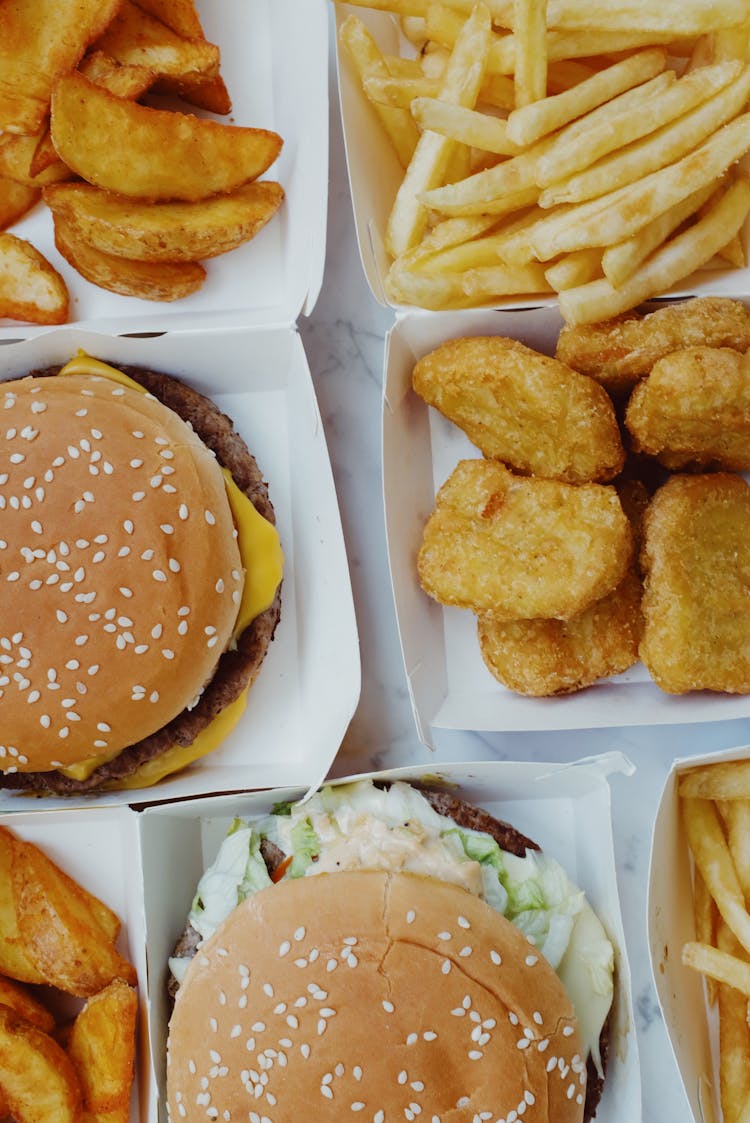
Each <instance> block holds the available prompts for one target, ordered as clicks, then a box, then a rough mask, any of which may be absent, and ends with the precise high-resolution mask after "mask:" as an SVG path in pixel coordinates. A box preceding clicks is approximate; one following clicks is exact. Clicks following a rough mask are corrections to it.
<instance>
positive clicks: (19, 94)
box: [0, 0, 120, 133]
mask: <svg viewBox="0 0 750 1123" xmlns="http://www.w3.org/2000/svg"><path fill="white" fill-rule="evenodd" d="M119 6H120V0H76V2H75V3H67V4H61V3H60V2H59V0H15V2H14V3H12V4H0V75H2V78H0V130H7V131H8V132H13V133H37V132H38V131H39V130H40V129H41V127H42V125H43V124H44V119H45V117H46V116H47V113H48V111H49V101H50V95H51V93H52V87H53V86H54V84H55V82H56V81H57V79H58V78H59V76H60V75H61V74H65V73H66V72H67V71H69V70H72V68H73V67H74V66H75V65H76V64H77V63H78V61H79V59H80V58H81V57H82V55H83V53H84V51H85V50H86V48H87V47H88V45H89V43H91V42H93V40H94V39H96V37H97V36H98V35H100V34H101V32H102V31H103V30H104V28H105V27H106V26H107V24H108V23H109V22H110V20H111V19H112V17H113V16H114V14H115V12H116V11H117V9H118V8H119Z"/></svg>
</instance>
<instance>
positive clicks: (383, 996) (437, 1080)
mask: <svg viewBox="0 0 750 1123" xmlns="http://www.w3.org/2000/svg"><path fill="white" fill-rule="evenodd" d="M580 1054H581V1044H580V1040H579V1037H578V1032H577V1029H576V1021H575V1015H574V1013H573V1008H572V1006H571V1003H570V1000H569V999H568V997H567V995H566V993H565V991H564V989H563V986H562V984H561V982H560V981H559V979H558V978H557V976H556V974H555V973H554V971H553V970H552V968H551V967H550V966H549V964H548V963H547V962H546V960H544V958H543V957H542V956H541V955H540V954H539V953H537V952H535V951H534V949H533V948H532V946H531V945H530V944H529V943H528V941H527V940H526V938H525V936H523V934H522V933H521V932H519V931H518V929H516V928H514V926H513V925H512V924H510V923H509V922H508V921H506V920H505V919H504V918H503V917H502V916H500V915H499V914H498V913H496V912H495V911H494V910H493V909H492V908H490V907H489V906H488V905H487V904H485V903H484V902H483V901H481V900H480V899H479V898H477V897H474V896H473V895H471V894H470V893H467V892H466V891H465V890H463V889H461V888H459V887H457V886H454V885H450V884H447V883H443V882H438V881H436V880H434V879H432V878H426V877H420V876H417V875H413V874H403V873H399V874H394V873H384V872H372V871H367V872H365V871H358V872H349V873H343V872H342V873H336V874H322V875H319V876H316V877H310V878H299V879H295V880H290V881H285V882H281V883H280V884H279V885H277V886H273V887H271V888H269V889H264V890H261V891H260V892H259V893H256V894H254V895H252V896H251V897H248V898H247V899H246V900H245V901H244V902H243V903H242V904H241V905H239V906H238V907H237V908H236V909H235V910H234V911H233V912H232V913H231V915H230V916H229V917H228V919H227V920H226V921H225V922H224V923H223V924H222V925H221V926H220V928H219V929H218V930H217V931H216V933H215V935H214V936H213V937H212V938H211V939H210V940H209V941H207V942H206V943H205V944H204V945H203V946H202V947H201V949H200V951H199V952H198V954H197V956H196V957H195V958H194V959H193V961H192V962H191V964H190V967H189V968H188V971H187V974H186V976H185V979H184V981H183V983H182V985H181V986H180V989H179V991H178V993H177V999H176V1002H175V1007H174V1012H173V1015H172V1020H171V1023H170V1032H169V1042H168V1054H167V1098H168V1105H169V1112H170V1118H171V1119H172V1123H177V1121H178V1120H187V1123H191V1121H193V1120H195V1121H197V1120H199V1119H200V1120H202V1121H203V1120H205V1119H206V1118H209V1119H211V1118H213V1119H219V1120H221V1119H228V1118H231V1119H237V1118H239V1117H240V1116H241V1117H242V1118H243V1119H247V1120H249V1121H250V1123H261V1121H262V1120H264V1119H269V1120H270V1119H272V1120H273V1123H299V1120H300V1119H315V1120H316V1121H322V1123H326V1121H331V1123H333V1121H335V1123H341V1121H342V1120H344V1119H349V1118H350V1117H352V1118H361V1119H366V1120H368V1121H373V1123H384V1121H386V1120H393V1119H404V1118H405V1119H407V1120H418V1121H419V1123H421V1120H423V1119H426V1120H431V1121H434V1120H442V1121H443V1123H448V1121H449V1120H459V1119H461V1120H467V1121H469V1120H471V1121H477V1120H491V1121H492V1123H505V1121H506V1120H511V1119H517V1118H519V1117H520V1116H523V1115H524V1114H525V1113H526V1111H527V1110H528V1111H529V1114H530V1116H533V1118H535V1119H545V1120H547V1119H549V1120H554V1121H555V1123H580V1121H581V1120H582V1119H583V1113H584V1099H585V1085H586V1065H585V1062H584V1061H583V1060H582V1058H581V1055H580ZM532 1108H533V1112H532Z"/></svg>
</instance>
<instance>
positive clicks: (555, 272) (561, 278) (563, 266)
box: [544, 249, 602, 292]
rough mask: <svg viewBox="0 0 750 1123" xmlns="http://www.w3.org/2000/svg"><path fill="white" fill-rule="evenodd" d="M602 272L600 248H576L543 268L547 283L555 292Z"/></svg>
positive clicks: (579, 283) (591, 279)
mask: <svg viewBox="0 0 750 1123" xmlns="http://www.w3.org/2000/svg"><path fill="white" fill-rule="evenodd" d="M601 273H602V251H601V250H600V249H591V250H576V251H575V252H574V253H569V254H567V255H566V256H565V257H563V258H561V259H560V260H559V261H556V262H555V263H554V265H550V266H549V267H548V268H547V269H545V270H544V276H545V278H546V280H547V283H548V284H549V285H550V287H551V288H552V289H553V290H554V291H555V292H561V291H562V290H563V289H572V288H575V287H576V285H585V284H586V283H587V281H593V280H594V278H595V277H599V276H601Z"/></svg>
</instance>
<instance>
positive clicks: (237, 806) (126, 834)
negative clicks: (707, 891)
mask: <svg viewBox="0 0 750 1123" xmlns="http://www.w3.org/2000/svg"><path fill="white" fill-rule="evenodd" d="M627 770H628V764H627V762H626V761H625V759H624V758H623V757H621V756H619V755H618V754H611V755H608V756H602V757H595V758H589V759H587V760H585V761H581V762H578V763H576V764H572V765H560V764H542V763H508V762H484V763H480V764H440V765H438V766H436V767H435V769H434V770H431V772H430V775H429V777H425V774H424V768H423V767H422V768H418V767H409V768H400V769H397V770H394V771H389V772H383V773H377V774H369V778H371V779H378V780H385V779H390V780H396V779H410V778H411V779H429V781H430V782H431V783H433V784H435V783H438V784H447V785H449V786H450V789H451V791H453V792H455V794H457V795H459V796H460V797H462V798H464V799H467V800H469V801H471V802H474V803H476V804H479V805H481V806H482V807H485V808H486V809H487V810H488V811H490V812H491V813H492V814H493V815H495V816H496V817H498V818H504V819H506V820H508V821H510V822H512V823H513V825H514V826H515V827H517V828H518V829H519V830H521V831H522V832H524V833H526V834H528V835H529V836H530V837H532V838H533V839H534V840H535V841H536V842H538V843H539V844H540V845H541V846H542V847H543V848H544V849H545V850H547V852H548V853H549V854H550V855H552V856H554V857H555V858H557V859H558V860H559V861H560V862H561V863H562V864H563V865H564V866H565V868H566V870H567V872H568V875H569V876H570V878H571V879H572V880H573V881H574V882H576V883H577V884H578V885H580V886H581V888H583V889H585V890H586V893H587V896H588V899H589V901H590V902H591V904H592V906H593V907H594V909H595V910H596V912H597V913H598V915H599V916H600V918H601V919H602V921H603V923H604V925H605V928H606V929H607V932H608V934H609V936H610V938H611V939H612V942H613V943H614V945H615V948H616V973H617V980H616V992H615V1004H614V1010H613V1015H612V1017H613V1023H612V1031H611V1045H610V1054H609V1063H608V1071H607V1079H606V1083H605V1091H604V1096H603V1099H602V1102H601V1105H600V1107H599V1110H598V1112H597V1120H601V1123H632V1121H633V1120H635V1119H638V1118H640V1110H641V1108H640V1072H639V1065H638V1053H637V1043H636V1035H635V1025H634V1020H633V1011H632V1005H631V997H630V973H629V966H628V961H627V955H626V951H625V942H624V936H623V927H622V919H621V915H620V905H619V899H618V893H617V882H616V875H615V864H614V852H613V841H612V824H611V816H610V785H609V781H608V775H610V774H611V773H613V772H622V771H627ZM360 778H363V777H348V778H347V779H360ZM336 782H337V783H340V782H346V781H336ZM306 790H307V789H306V787H305V786H304V785H297V786H295V787H293V788H291V787H285V788H283V789H281V788H276V789H274V790H273V791H266V792H244V793H237V794H226V795H219V796H211V797H206V798H203V799H192V800H186V801H178V802H171V803H170V802H168V803H165V804H163V805H153V806H149V807H146V808H145V809H143V810H142V811H141V812H140V813H139V812H136V811H134V810H133V809H131V808H128V807H117V808H104V807H100V806H97V807H92V808H89V809H68V810H65V811H60V810H51V811H44V812H31V813H28V814H24V813H18V814H15V815H13V816H8V817H6V818H5V823H6V824H7V825H9V826H10V827H11V829H12V830H13V831H14V832H16V833H17V834H18V835H19V836H20V837H22V838H25V839H27V840H29V841H31V842H34V843H36V844H38V845H40V846H42V847H43V848H44V849H45V851H46V852H47V853H48V854H49V855H50V857H52V858H53V859H54V860H55V861H57V862H58V863H59V864H60V865H61V866H62V867H63V868H64V869H65V870H66V872H67V873H69V874H71V875H72V876H73V877H76V878H78V879H80V881H81V882H82V884H84V885H85V887H86V888H87V889H89V890H91V891H93V892H94V893H97V894H99V895H100V896H101V897H102V898H103V899H104V900H105V901H106V902H107V903H108V904H109V905H110V906H111V907H112V908H114V909H115V910H116V911H117V912H118V913H119V915H120V916H121V918H122V920H123V932H122V935H121V942H120V945H119V946H120V950H121V951H122V952H123V953H124V954H126V955H128V957H129V958H130V959H131V960H132V961H133V963H134V964H135V966H136V968H137V971H138V978H139V984H140V993H141V1014H140V1023H139V1028H140V1034H139V1063H138V1081H137V1086H136V1087H135V1088H134V1090H133V1097H134V1098H133V1109H132V1113H131V1118H133V1119H140V1120H141V1121H142V1123H156V1121H157V1119H158V1120H159V1121H160V1123H164V1120H165V1119H166V1110H165V1106H164V1080H165V1043H166V1030H167V1022H168V1018H169V1008H168V998H167V994H166V989H165V987H166V980H167V960H168V957H169V956H170V955H171V953H172V949H173V947H174V943H175V940H176V939H177V937H178V936H179V935H180V934H181V932H182V930H183V928H184V925H185V919H186V916H187V913H188V911H189V908H190V903H191V900H192V897H193V894H194V892H195V887H196V885H197V883H198V880H199V878H200V876H201V874H202V872H203V870H204V869H205V868H206V867H207V866H208V865H209V864H210V862H211V861H213V858H214V857H215V855H216V852H217V850H218V847H219V845H220V842H221V840H222V839H223V837H224V835H225V833H226V830H227V828H228V827H229V825H230V823H231V821H232V819H233V818H234V817H235V816H245V817H248V818H253V817H260V816H262V815H264V814H267V813H268V811H269V810H270V807H271V806H272V804H273V803H275V802H276V801H278V800H287V799H298V798H301V797H302V796H304V795H305V792H306Z"/></svg>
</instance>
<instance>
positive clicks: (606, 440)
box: [412, 336, 625, 483]
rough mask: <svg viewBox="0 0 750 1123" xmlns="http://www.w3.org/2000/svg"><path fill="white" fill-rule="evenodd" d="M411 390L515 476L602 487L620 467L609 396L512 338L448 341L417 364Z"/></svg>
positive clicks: (617, 434)
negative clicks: (537, 477) (514, 471)
mask: <svg viewBox="0 0 750 1123" xmlns="http://www.w3.org/2000/svg"><path fill="white" fill-rule="evenodd" d="M412 384H413V386H414V389H415V391H416V392H417V394H419V396H420V397H421V398H423V399H424V400H425V401H426V402H427V403H428V404H429V405H431V406H434V407H435V408H436V409H438V410H440V412H441V413H442V414H444V415H445V417H447V418H449V420H451V421H452V422H453V423H454V424H455V425H458V426H459V428H461V429H463V431H464V432H465V433H466V435H467V436H468V438H469V440H471V441H472V442H473V443H474V444H475V445H476V446H477V448H479V449H481V451H482V452H483V453H484V455H485V456H488V457H490V458H491V459H493V460H502V461H504V463H506V464H508V465H510V467H512V468H514V469H516V471H518V472H523V473H529V474H531V475H535V476H541V477H543V478H545V479H554V480H564V481H565V482H566V483H588V482H594V481H599V482H606V481H607V480H611V479H612V478H613V477H614V476H616V475H617V473H618V472H619V471H620V469H621V468H622V466H623V463H624V460H625V453H624V450H623V447H622V442H621V440H620V432H619V429H618V426H617V420H616V418H615V412H614V407H613V405H612V401H611V399H610V398H609V395H608V394H607V393H606V392H605V391H604V390H603V389H602V388H601V386H599V385H598V384H597V383H596V382H594V381H593V379H591V378H587V377H586V376H585V375H581V374H577V373H576V372H575V371H573V370H571V369H570V368H569V367H567V366H565V364H564V363H561V362H558V361H557V359H552V358H550V357H549V356H548V355H541V354H539V353H538V352H537V351H532V350H531V348H529V347H525V346H524V345H523V344H522V343H519V342H518V341H517V340H515V339H505V338H503V337H502V336H475V337H471V338H466V339H452V340H450V341H449V342H448V343H444V344H442V346H440V347H438V348H437V349H436V350H435V351H432V352H431V353H430V354H429V355H425V356H424V358H422V359H420V360H419V362H418V363H417V365H416V366H415V368H414V374H413V376H412Z"/></svg>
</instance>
